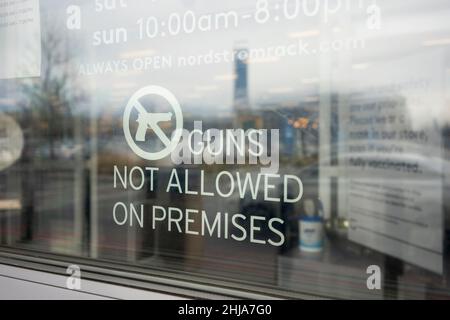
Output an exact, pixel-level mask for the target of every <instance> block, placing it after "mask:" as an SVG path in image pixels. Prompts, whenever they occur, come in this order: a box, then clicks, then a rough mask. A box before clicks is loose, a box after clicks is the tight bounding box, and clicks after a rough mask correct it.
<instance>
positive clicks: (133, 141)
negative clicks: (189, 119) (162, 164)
mask: <svg viewBox="0 0 450 320" xmlns="http://www.w3.org/2000/svg"><path fill="white" fill-rule="evenodd" d="M147 96H159V97H162V98H164V99H165V100H166V101H167V102H168V103H169V105H170V106H171V108H172V110H173V112H167V113H155V112H147V109H146V108H145V106H144V105H143V102H141V101H142V100H143V98H145V97H147ZM134 110H136V111H137V112H138V117H137V119H131V116H132V114H133V111H134ZM173 117H175V131H174V132H173V134H172V135H171V136H172V137H171V138H170V137H169V136H168V135H167V134H166V133H165V132H164V131H163V130H162V128H161V125H162V124H164V123H165V122H169V121H172V119H173ZM130 120H136V121H137V123H138V126H137V131H136V134H135V135H134V136H133V134H132V133H131V130H130ZM123 130H124V133H125V139H126V141H127V143H128V145H129V147H130V148H131V150H133V152H134V153H135V154H136V155H138V156H139V157H141V158H143V159H146V160H160V159H163V158H165V157H166V156H168V155H169V154H170V153H171V152H172V151H173V150H174V149H175V148H176V146H177V145H178V143H179V142H180V139H181V135H182V130H183V113H182V112H181V106H180V103H179V102H178V100H177V98H176V97H175V96H174V95H173V93H172V92H170V91H169V90H167V89H165V88H163V87H159V86H149V87H144V88H142V89H140V90H138V91H137V92H136V93H135V94H133V96H132V97H131V98H130V100H129V101H128V104H127V106H126V108H125V112H124V115H123ZM150 130H152V131H153V133H154V134H155V135H156V137H157V139H159V140H160V141H161V143H162V145H163V146H164V148H163V149H162V150H160V151H156V152H149V151H146V150H144V149H143V148H141V147H140V146H139V145H138V142H146V140H147V136H148V132H149V131H150Z"/></svg>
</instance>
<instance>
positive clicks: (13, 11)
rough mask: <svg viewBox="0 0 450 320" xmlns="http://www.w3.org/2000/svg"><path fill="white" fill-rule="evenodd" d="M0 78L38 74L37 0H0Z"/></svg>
mask: <svg viewBox="0 0 450 320" xmlns="http://www.w3.org/2000/svg"><path fill="white" fill-rule="evenodd" d="M0 63H1V68H0V79H12V78H24V77H39V76H40V73H41V28H40V14H39V0H0Z"/></svg>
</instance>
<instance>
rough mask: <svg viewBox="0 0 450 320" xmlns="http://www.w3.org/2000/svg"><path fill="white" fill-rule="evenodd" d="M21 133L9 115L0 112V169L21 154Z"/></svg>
mask: <svg viewBox="0 0 450 320" xmlns="http://www.w3.org/2000/svg"><path fill="white" fill-rule="evenodd" d="M23 144H24V143H23V133H22V129H21V128H20V126H19V124H18V123H17V122H16V121H15V120H14V119H13V118H12V117H10V116H7V115H3V114H0V170H5V169H7V168H8V167H10V166H11V165H12V164H14V163H15V162H16V161H17V160H18V159H19V158H20V156H21V155H22V150H23Z"/></svg>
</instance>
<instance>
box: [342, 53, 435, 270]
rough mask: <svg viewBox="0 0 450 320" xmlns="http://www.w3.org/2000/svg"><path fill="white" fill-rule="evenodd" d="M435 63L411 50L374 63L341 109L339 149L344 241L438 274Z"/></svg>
mask: <svg viewBox="0 0 450 320" xmlns="http://www.w3.org/2000/svg"><path fill="white" fill-rule="evenodd" d="M442 61H443V60H442V57H441V55H440V54H418V55H414V56H410V57H404V58H402V59H401V60H395V61H384V62H380V63H378V64H376V65H375V63H374V67H373V70H374V71H373V72H372V73H370V75H371V77H370V78H368V79H367V80H366V81H365V83H363V85H364V89H361V90H359V92H356V93H355V94H354V95H352V97H351V99H350V103H349V104H348V106H347V108H345V110H343V114H342V123H343V127H344V129H343V130H344V132H345V136H344V139H343V142H344V143H343V149H342V153H341V157H342V160H343V162H344V164H345V169H346V177H347V178H348V181H347V186H346V188H345V190H346V191H347V213H348V217H349V220H350V225H351V228H350V232H349V237H350V239H351V240H352V241H355V242H357V243H360V244H362V245H365V246H368V247H370V248H373V249H375V250H378V251H381V252H384V253H386V254H389V255H392V256H395V257H397V258H399V259H402V260H404V261H406V262H409V263H411V264H414V265H418V266H420V267H423V268H425V269H427V270H430V271H433V272H436V273H440V274H441V273H442V271H443V269H442V268H443V260H442V255H443V245H442V243H443V231H442V230H443V226H442V221H443V214H442V177H443V170H442V158H443V156H442V154H441V150H442V149H441V136H440V126H439V119H440V118H441V116H440V115H441V113H442V110H443V108H444V102H443V98H442V96H441V95H440V93H441V92H443V89H442V88H443V81H442V77H441V76H440V75H441V74H442V73H441V72H440V70H443V62H442ZM355 87H356V84H355Z"/></svg>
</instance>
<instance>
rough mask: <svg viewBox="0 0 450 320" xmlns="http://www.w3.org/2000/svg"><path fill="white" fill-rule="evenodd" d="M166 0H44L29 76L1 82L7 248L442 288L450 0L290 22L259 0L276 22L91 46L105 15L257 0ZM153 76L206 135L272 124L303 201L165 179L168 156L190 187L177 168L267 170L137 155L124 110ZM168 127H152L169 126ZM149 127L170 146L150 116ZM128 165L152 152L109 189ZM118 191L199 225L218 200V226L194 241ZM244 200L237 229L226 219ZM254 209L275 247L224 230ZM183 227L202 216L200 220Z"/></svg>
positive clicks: (363, 7) (302, 283)
mask: <svg viewBox="0 0 450 320" xmlns="http://www.w3.org/2000/svg"><path fill="white" fill-rule="evenodd" d="M170 2H171V4H168V5H167V6H166V5H164V6H163V5H162V4H148V3H144V2H143V1H140V2H139V1H138V2H137V3H136V4H131V3H129V4H128V6H127V8H126V9H123V10H112V11H111V12H108V13H104V12H103V11H102V14H101V15H100V13H99V12H97V13H96V12H95V9H94V7H93V5H92V4H90V3H88V2H87V1H84V2H82V3H83V4H82V5H81V10H82V11H83V12H87V13H86V15H85V16H84V18H83V25H84V26H83V28H81V30H77V31H71V30H67V27H66V15H65V9H66V7H67V3H65V2H64V1H61V2H59V1H58V2H56V1H41V6H40V20H41V32H40V33H41V43H42V46H41V52H40V54H41V71H40V76H39V77H20V78H19V77H13V78H8V79H6V77H5V78H4V79H0V110H1V114H0V170H1V171H0V181H1V182H0V243H1V244H2V246H3V247H5V248H15V249H32V250H37V251H39V252H46V253H53V254H64V255H69V256H75V257H87V258H92V259H97V260H105V261H108V262H110V263H111V264H114V263H115V262H121V263H127V264H129V265H130V266H139V267H142V268H143V270H154V269H158V270H166V271H167V270H168V271H171V272H174V273H178V274H184V273H185V272H187V273H189V274H194V275H196V276H199V277H202V278H204V279H220V280H227V281H230V283H232V284H233V283H245V284H250V285H252V286H254V287H255V290H260V291H262V292H264V290H265V289H264V288H267V287H270V288H273V289H277V290H279V291H280V292H283V293H284V294H285V295H287V296H290V295H292V296H295V294H297V293H308V294H312V295H319V296H325V297H332V298H370V299H381V298H394V299H397V298H399V299H401V298H413V299H416V298H417V299H425V298H431V299H436V298H445V299H447V298H448V287H447V285H446V282H447V281H446V280H447V278H448V270H447V269H448V268H447V267H446V266H447V261H448V250H447V247H448V212H449V211H448V210H449V203H448V197H447V195H448V191H449V189H448V188H449V183H448V174H447V172H449V170H448V147H449V132H450V131H449V117H448V116H449V115H448V111H447V109H448V108H447V104H448V92H447V86H448V78H449V77H448V69H449V67H448V62H447V59H448V50H447V49H448V45H449V41H448V38H449V37H450V36H449V35H448V31H449V30H448V29H449V27H450V26H449V25H448V22H447V20H446V14H447V13H448V10H450V8H449V7H448V3H446V1H441V0H433V1H428V2H426V3H425V2H421V1H409V2H408V4H407V5H406V4H405V3H403V2H400V1H389V2H387V1H378V5H379V8H380V10H381V13H382V20H381V22H380V23H381V24H380V25H377V23H376V21H372V20H371V19H370V18H371V17H372V16H370V12H372V11H376V8H374V7H371V5H372V3H369V2H368V1H367V2H365V1H362V2H360V4H359V5H358V6H355V7H354V6H352V7H351V8H348V10H347V8H346V7H344V6H343V5H342V7H341V9H340V10H338V11H337V13H334V12H326V11H320V12H321V13H320V14H319V13H318V14H317V15H312V14H311V15H310V16H308V18H307V19H306V18H305V19H281V21H278V20H280V17H281V16H279V19H278V20H276V19H275V18H276V17H275V16H274V14H275V12H277V10H278V9H275V8H283V5H284V3H286V2H283V1H282V2H279V1H267V4H268V5H269V8H272V9H270V11H269V14H270V15H271V16H270V17H271V19H273V21H272V20H270V21H269V22H264V23H258V21H256V22H253V23H250V22H245V23H246V24H245V27H244V26H241V25H239V26H237V27H233V28H231V27H230V28H228V29H223V28H216V29H218V30H214V32H212V31H211V32H206V31H205V32H200V31H198V32H192V33H189V34H183V32H181V31H180V33H177V34H173V35H166V36H162V34H160V33H158V34H157V35H155V36H153V35H152V34H150V36H151V38H152V39H145V41H144V40H143V39H139V40H136V39H134V38H132V37H131V36H129V35H128V37H126V38H124V37H123V36H122V33H120V34H119V39H120V41H116V42H114V41H112V40H113V39H114V37H111V33H110V32H107V33H106V35H104V36H103V37H102V33H101V32H100V34H99V37H95V38H94V43H92V41H91V40H92V39H91V38H90V36H91V35H92V34H93V32H94V35H95V34H96V33H95V30H105V29H104V28H105V26H111V25H117V23H115V21H120V22H121V25H123V26H126V25H133V26H134V28H135V29H136V30H134V29H133V30H134V31H135V32H138V34H139V27H140V26H141V27H142V26H143V23H144V20H143V21H141V22H140V23H138V24H136V21H135V20H137V17H140V16H142V14H141V12H142V11H144V10H143V9H145V10H147V9H148V10H150V7H151V9H152V12H153V13H152V14H153V15H154V16H153V19H158V22H160V21H163V20H164V19H165V18H167V17H169V16H170V13H171V12H172V13H173V12H186V11H187V10H192V12H198V14H199V16H200V14H203V15H205V14H211V13H216V14H218V13H221V12H227V10H232V11H233V12H237V13H238V14H239V16H242V15H247V14H249V13H251V12H253V10H254V8H255V3H256V2H255V1H251V0H248V1H239V2H238V1H231V2H230V3H229V4H226V5H223V4H218V3H215V2H214V3H206V2H205V1H176V0H174V1H170ZM288 2H289V1H288ZM312 2H314V1H312ZM258 3H260V4H259V5H263V4H265V3H266V2H265V1H262V2H258ZM295 3H296V2H295V1H292V4H293V5H294V4H295ZM320 3H322V6H321V7H320V8H322V9H321V10H323V8H324V7H323V2H320ZM336 3H340V2H339V1H337V2H336ZM222 6H225V7H222ZM277 6H278V7H277ZM280 6H281V7H280ZM257 8H258V7H257ZM260 9H261V8H260ZM260 9H258V10H260ZM294 9H295V7H294V8H292V7H288V9H286V8H285V11H287V12H284V14H288V16H291V15H293V14H294V13H295V10H294ZM369 9H370V10H369ZM224 10H225V11H224ZM299 10H300V9H299ZM366 11H367V12H369V16H367V14H368V13H367V12H366ZM0 12H1V10H0ZM299 12H300V11H299ZM299 14H300V13H299ZM260 18H262V17H260ZM173 19H175V18H173ZM371 23H372V24H373V25H371ZM161 25H162V24H161ZM368 25H371V26H372V27H368ZM102 28H103V29H102ZM114 30H116V29H113V31H114ZM148 31H149V30H146V32H145V33H143V34H141V36H142V37H148V36H149V35H148ZM150 31H152V32H153V31H154V30H150ZM0 35H2V33H0ZM113 35H114V34H113ZM125 39H126V41H125ZM111 42H114V43H111ZM8 43H9V42H8ZM3 50H4V49H3ZM8 50H14V49H9V48H8ZM1 51H2V49H0V52H1ZM33 52H34V51H33V50H31V49H30V53H31V54H32V53H33ZM0 56H1V55H0ZM6 57H11V56H10V55H8V56H6ZM5 59H6V58H5ZM10 59H12V58H10ZM8 62H9V60H8V59H6V63H8ZM11 63H12V62H11ZM0 74H1V73H0ZM152 84H158V85H161V86H163V87H165V88H170V91H171V92H172V93H173V94H174V95H175V96H176V97H177V99H178V101H179V103H180V105H181V107H182V112H183V122H184V129H185V130H188V131H189V132H191V131H193V130H195V129H196V128H195V122H196V121H202V130H203V131H207V130H208V129H212V128H214V129H218V130H227V129H244V130H250V129H256V130H273V129H277V130H278V132H279V138H278V139H277V140H276V143H277V148H276V149H273V150H277V152H278V151H279V159H278V160H277V161H279V166H278V168H277V169H278V171H277V173H278V174H280V175H284V174H288V175H293V176H295V177H298V178H299V179H301V181H302V186H303V196H302V198H301V200H300V201H298V202H295V203H288V202H285V201H279V202H277V201H265V200H264V197H265V196H264V189H259V191H257V192H256V193H255V194H253V195H252V193H251V192H247V193H244V195H243V196H242V195H240V194H239V191H238V190H236V191H235V192H234V193H232V194H231V195H230V196H227V197H217V196H215V197H208V196H199V195H195V194H185V193H182V194H180V192H177V191H176V190H170V191H169V192H168V191H167V190H166V186H167V181H169V180H170V179H171V174H172V172H173V171H172V170H173V169H174V168H176V169H177V172H179V177H180V178H181V179H182V180H181V181H180V184H181V185H184V183H185V182H186V181H185V180H183V179H186V176H184V173H185V172H186V170H188V172H189V177H188V179H189V188H190V189H191V190H200V189H202V188H204V189H205V190H213V189H214V188H215V181H214V177H215V176H217V175H218V174H219V173H220V172H221V171H223V170H227V171H228V172H230V173H231V174H233V175H236V174H237V173H239V174H241V175H242V176H245V175H246V174H248V173H249V174H250V175H251V176H252V177H253V179H256V177H257V175H258V173H259V172H260V170H261V167H263V166H261V165H257V166H255V165H253V166H252V165H250V164H248V163H244V164H239V165H236V164H235V165H230V164H226V163H224V164H217V163H215V164H208V163H206V162H205V161H200V162H199V163H198V164H194V163H195V161H192V162H188V163H186V162H184V163H181V164H174V162H173V161H172V158H171V157H170V156H168V157H164V158H162V159H160V160H156V161H151V162H149V161H148V160H144V159H142V157H139V156H137V155H136V154H135V153H134V152H132V151H131V149H130V147H129V145H128V144H127V142H126V139H125V137H124V130H123V124H124V122H123V114H124V110H125V108H126V105H127V103H128V101H129V99H130V97H131V96H132V95H133V94H134V93H135V92H137V91H138V90H139V89H141V88H143V87H146V86H148V85H152ZM141 102H142V103H144V104H146V105H149V106H151V107H152V108H153V109H152V110H155V111H154V112H165V111H164V110H165V108H167V102H164V101H161V100H158V99H147V100H145V99H144V100H142V101H141ZM163 122H164V121H163ZM166 122H167V121H166ZM137 126H138V124H137V123H136V124H132V125H131V127H132V130H137ZM173 129H174V128H173V126H171V125H169V124H167V123H166V124H165V125H164V124H162V125H161V130H162V132H163V134H165V135H167V136H170V132H171V131H172V130H173ZM146 135H148V137H147V136H145V138H146V139H147V138H148V139H149V141H151V143H152V145H153V146H154V148H156V149H158V148H160V147H162V145H161V143H163V142H161V141H160V139H158V136H157V135H155V133H154V132H153V131H151V130H149V131H148V132H146ZM274 141H275V140H274ZM158 143H159V144H158ZM270 143H275V142H270ZM270 143H269V149H271V148H270V147H272V145H271V144H270ZM271 150H272V149H271ZM271 152H272V151H271ZM268 155H269V154H268ZM270 155H272V154H271V153H270ZM192 160H193V158H192ZM125 166H126V167H127V168H133V167H140V168H145V167H148V166H152V167H157V168H158V175H157V177H156V178H153V179H152V177H151V176H150V175H149V173H148V171H146V175H145V181H144V182H145V185H146V186H147V185H149V184H150V183H153V185H154V188H153V190H149V189H148V188H140V189H139V190H132V189H131V188H128V189H126V190H125V189H124V188H120V187H114V186H115V181H114V178H115V171H114V170H115V168H124V167H125ZM203 174H205V176H204V175H203ZM136 184H139V181H138V180H136ZM223 187H224V188H225V187H227V186H225V185H224V186H223ZM271 192H272V193H271V195H272V196H275V197H279V198H281V199H283V197H288V198H294V197H295V194H296V192H297V190H296V189H295V186H292V185H288V186H287V187H286V188H284V185H283V183H277V184H276V185H275V187H274V189H273V190H272V191H271ZM285 193H287V194H285ZM117 203H126V204H130V203H133V204H142V205H143V209H144V211H145V212H149V213H151V212H152V210H154V209H153V208H154V207H155V206H158V207H164V208H169V207H174V208H181V209H183V210H184V209H186V208H190V209H193V210H198V211H199V212H202V210H204V212H205V215H206V218H205V219H209V220H208V223H210V224H212V223H213V221H215V220H214V219H215V218H216V217H217V213H218V212H219V213H221V215H220V216H219V220H218V221H217V224H218V225H220V226H221V227H222V228H223V229H222V230H221V231H222V232H219V233H217V234H218V235H221V236H217V235H216V233H213V232H211V233H210V235H211V236H206V237H201V236H199V235H197V234H187V233H186V232H178V230H176V229H171V227H174V226H176V225H175V224H173V223H171V222H170V221H169V219H168V218H167V219H161V221H159V222H158V225H157V226H158V227H157V228H153V227H152V225H151V223H150V222H148V224H146V226H145V227H144V228H139V227H129V226H128V225H125V226H120V225H118V224H117V221H114V218H113V214H112V212H113V207H114V205H115V204H117ZM225 213H228V214H230V216H229V217H228V216H226V215H225ZM238 213H240V214H242V216H243V217H242V218H241V219H240V223H239V224H238V226H237V225H236V224H233V222H232V219H231V215H233V214H238ZM251 216H256V217H259V218H258V221H270V220H271V219H281V220H282V221H283V223H282V224H278V225H277V226H276V228H275V227H274V228H275V229H276V231H278V232H279V233H281V234H282V235H283V239H284V240H285V241H283V243H282V245H279V246H274V245H268V244H267V243H265V244H261V243H258V242H257V241H256V243H255V242H253V243H252V242H251V241H233V240H232V239H229V238H227V237H225V236H224V235H225V234H226V233H224V230H225V229H224V228H226V230H227V231H228V232H229V233H230V234H231V233H233V232H236V234H241V233H246V234H248V235H249V234H250V233H251V232H252V230H254V228H255V226H254V225H253V226H252V225H251V224H250V221H251ZM146 219H149V220H150V216H148V217H147V218H146ZM183 223H184V220H183ZM190 227H191V228H192V230H196V231H199V230H201V229H202V220H201V219H200V220H195V221H194V222H192V224H191V225H190ZM210 227H211V225H210ZM256 228H258V239H259V240H261V239H265V240H268V239H271V240H272V241H275V240H276V234H277V233H275V234H274V232H273V229H271V228H270V227H269V225H268V224H264V223H261V224H256ZM373 265H375V266H380V268H381V270H382V275H383V279H382V283H383V285H382V289H381V290H369V289H368V287H367V286H366V284H367V282H366V280H367V278H368V274H367V273H366V271H367V268H368V267H369V266H373Z"/></svg>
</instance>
